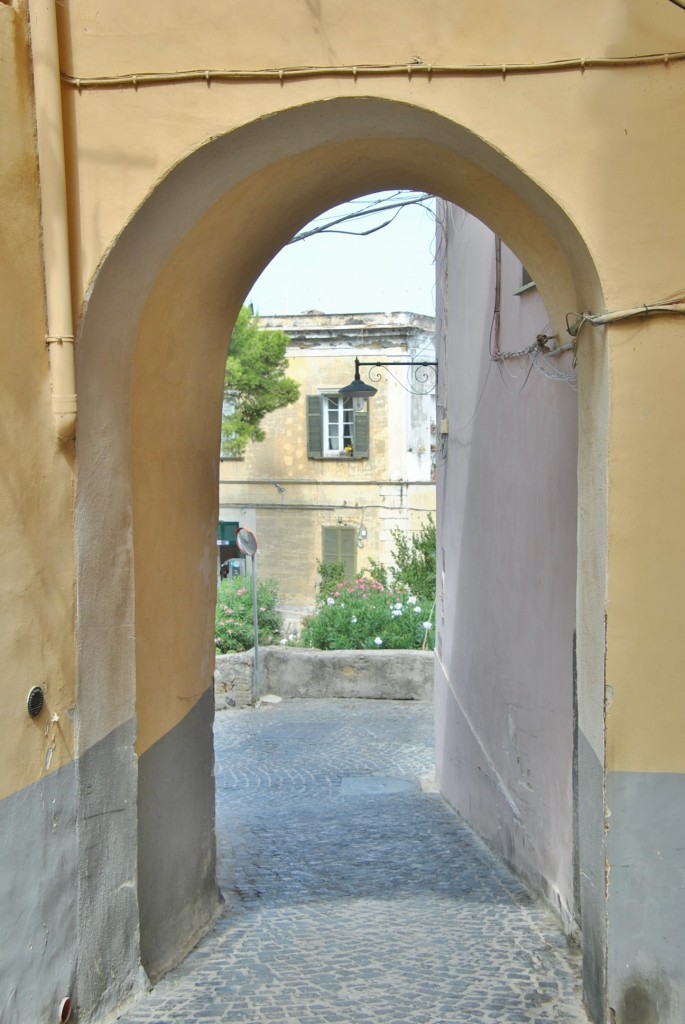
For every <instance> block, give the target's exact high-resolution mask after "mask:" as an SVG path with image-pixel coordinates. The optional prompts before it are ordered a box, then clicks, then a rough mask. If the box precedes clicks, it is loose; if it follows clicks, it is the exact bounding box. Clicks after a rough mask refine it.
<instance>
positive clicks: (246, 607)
mask: <svg viewBox="0 0 685 1024" xmlns="http://www.w3.org/2000/svg"><path fill="white" fill-rule="evenodd" d="M216 598H217V600H216V622H215V627H214V638H215V639H214V643H215V644H216V650H217V654H231V653H234V652H236V651H248V650H249V649H250V648H251V647H253V646H254V629H253V625H252V584H251V582H250V581H246V580H245V578H244V577H242V576H234V577H232V578H231V577H229V578H228V579H225V580H221V582H220V583H219V587H218V591H217V595H216ZM257 601H258V615H257V621H258V624H259V642H260V644H276V643H279V641H280V639H281V630H282V621H281V616H280V614H279V613H278V612H277V611H276V601H277V592H276V584H275V583H274V582H273V581H272V580H258V581H257Z"/></svg>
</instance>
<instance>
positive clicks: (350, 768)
mask: <svg viewBox="0 0 685 1024" xmlns="http://www.w3.org/2000/svg"><path fill="white" fill-rule="evenodd" d="M432 731H433V730H432V707H431V706H430V705H428V704H422V703H417V702H395V701H354V700H349V701H344V700H338V701H314V700H308V701H287V702H283V703H281V704H277V705H275V706H269V707H265V706H262V707H260V708H258V709H247V710H242V711H224V712H220V713H219V714H218V715H217V722H216V729H215V737H216V739H215V743H216V772H217V829H218V833H219V842H220V879H221V886H222V890H223V892H224V894H225V896H226V910H225V913H224V914H223V916H222V917H221V919H220V920H219V921H218V922H217V925H216V927H215V928H214V930H213V931H212V932H211V933H210V935H208V936H207V937H206V938H205V939H204V940H203V941H202V942H201V943H200V945H199V946H198V947H197V949H195V950H194V951H193V952H192V953H191V954H190V956H188V958H187V959H186V960H185V961H184V963H183V964H182V965H181V966H180V967H179V968H178V969H177V970H176V971H174V972H172V973H171V974H169V975H168V976H167V977H166V978H165V979H164V980H163V981H162V982H160V983H159V984H158V985H157V987H156V989H155V990H154V991H153V992H152V993H151V994H150V995H148V996H146V997H144V998H143V999H141V1000H140V1001H139V1002H138V1003H137V1004H136V1005H135V1007H134V1008H132V1009H131V1010H129V1011H128V1012H127V1013H126V1014H125V1015H124V1016H122V1017H121V1018H120V1020H121V1021H122V1024H124V1022H125V1024H172V1022H181V1021H183V1022H184V1024H219V1022H221V1024H226V1022H231V1024H327V1022H331V1024H333V1022H340V1024H386V1022H387V1024H548V1022H549V1024H552V1022H553V1024H581V1022H582V1024H586V1021H587V1018H586V1017H585V1015H584V1013H583V1011H582V1009H581V1005H580V982H579V963H578V954H577V952H576V951H574V950H572V949H569V948H568V945H567V943H566V940H565V939H564V937H563V936H562V935H561V933H560V932H559V930H558V927H557V925H556V922H555V920H554V918H553V917H552V916H551V915H550V914H549V913H548V911H547V910H546V909H545V908H544V907H543V906H541V905H540V904H539V903H538V902H537V901H536V900H534V899H532V898H531V896H530V895H529V894H528V893H527V891H526V890H525V889H524V888H523V887H522V886H521V885H520V884H519V883H518V882H517V881H516V879H515V878H514V877H513V876H512V875H511V874H510V873H509V872H508V871H507V870H506V869H505V868H503V867H502V865H500V864H499V863H498V862H497V861H496V860H495V858H494V857H492V855H491V854H490V853H489V852H488V851H487V850H486V849H485V848H484V847H483V845H482V844H481V843H480V842H479V841H478V840H477V839H475V838H474V836H473V835H472V833H471V832H470V831H469V830H468V829H467V828H465V826H464V825H463V824H462V822H461V821H460V819H459V818H458V817H457V815H455V814H454V813H453V812H452V811H451V810H450V809H449V808H448V807H447V806H446V805H445V803H444V802H443V801H442V799H441V798H440V797H439V796H438V795H437V794H436V793H435V792H432V791H431V787H430V785H429V784H428V783H427V780H428V779H429V778H430V776H431V773H432V753H433V735H432Z"/></svg>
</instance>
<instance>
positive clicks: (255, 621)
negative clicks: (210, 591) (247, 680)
mask: <svg viewBox="0 0 685 1024" xmlns="http://www.w3.org/2000/svg"><path fill="white" fill-rule="evenodd" d="M256 559H257V556H256V555H252V627H253V629H254V672H253V679H252V690H253V696H254V702H255V704H258V703H259V699H260V696H261V692H260V681H259V616H258V614H257V560H256Z"/></svg>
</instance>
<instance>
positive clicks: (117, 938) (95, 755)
mask: <svg viewBox="0 0 685 1024" xmlns="http://www.w3.org/2000/svg"><path fill="white" fill-rule="evenodd" d="M134 743H135V723H134V722H133V721H132V720H130V721H128V722H125V723H124V724H123V725H121V726H119V727H118V728H117V729H114V730H113V731H112V732H111V733H109V735H108V736H105V738H104V739H102V740H100V741H99V742H98V743H95V744H94V745H93V746H92V747H90V748H89V749H88V750H87V751H86V752H85V754H84V755H83V756H82V757H81V758H80V759H79V760H78V762H77V774H78V786H79V822H78V829H79V844H78V846H79V849H78V858H79V859H78V873H79V885H78V947H79V954H78V957H79V959H78V970H77V980H76V1005H77V1008H78V1019H79V1022H83V1021H91V1020H95V1021H99V1020H102V1019H103V1017H105V1016H106V1015H107V1014H109V1013H111V1012H112V1011H113V1010H115V1009H117V1008H118V1007H120V1006H121V1005H122V1004H123V1003H125V1002H126V1001H128V1000H129V999H131V997H132V996H134V995H135V994H136V993H138V992H140V991H141V990H142V989H144V987H145V985H146V984H147V979H146V978H145V975H144V972H143V971H142V970H141V967H140V946H139V933H138V898H137V892H136V845H137V834H136V832H137V823H136V802H137V785H138V762H137V759H136V755H135V750H134ZM52 1019H54V1018H52Z"/></svg>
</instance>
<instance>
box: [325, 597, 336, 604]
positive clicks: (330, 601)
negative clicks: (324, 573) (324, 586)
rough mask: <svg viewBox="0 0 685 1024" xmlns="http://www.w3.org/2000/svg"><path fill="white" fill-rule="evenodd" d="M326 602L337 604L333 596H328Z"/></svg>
mask: <svg viewBox="0 0 685 1024" xmlns="http://www.w3.org/2000/svg"><path fill="white" fill-rule="evenodd" d="M326 604H335V601H334V599H333V598H332V597H327V598H326Z"/></svg>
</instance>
